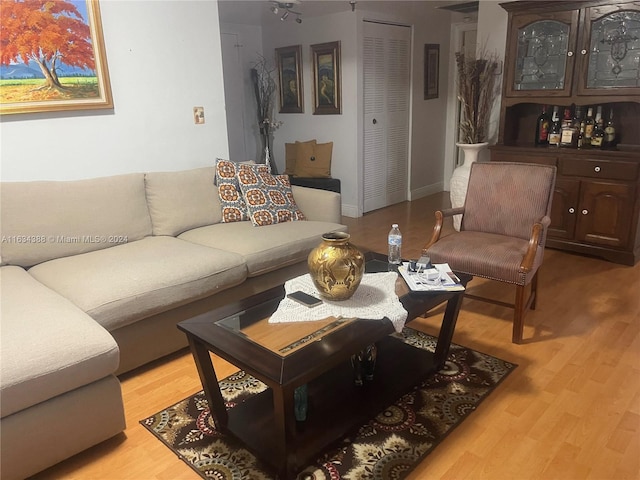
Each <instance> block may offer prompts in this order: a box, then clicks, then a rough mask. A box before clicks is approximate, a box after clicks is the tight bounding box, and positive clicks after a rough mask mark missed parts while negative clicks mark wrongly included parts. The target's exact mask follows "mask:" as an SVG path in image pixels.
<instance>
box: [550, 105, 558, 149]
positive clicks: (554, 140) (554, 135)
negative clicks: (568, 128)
mask: <svg viewBox="0 0 640 480" xmlns="http://www.w3.org/2000/svg"><path fill="white" fill-rule="evenodd" d="M559 145H560V118H559V117H558V107H557V106H556V107H553V115H552V116H551V128H550V129H549V146H551V147H557V146H559Z"/></svg>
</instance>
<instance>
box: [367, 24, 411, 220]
mask: <svg viewBox="0 0 640 480" xmlns="http://www.w3.org/2000/svg"><path fill="white" fill-rule="evenodd" d="M410 40H411V30H410V29H409V28H408V27H401V26H396V25H385V24H380V23H371V22H365V25H364V49H363V51H364V73H363V74H364V79H363V83H364V211H365V212H369V211H371V210H375V209H377V208H382V207H385V206H387V205H392V204H394V203H398V202H402V201H404V200H406V199H407V185H408V162H409V65H410V50H411V49H410Z"/></svg>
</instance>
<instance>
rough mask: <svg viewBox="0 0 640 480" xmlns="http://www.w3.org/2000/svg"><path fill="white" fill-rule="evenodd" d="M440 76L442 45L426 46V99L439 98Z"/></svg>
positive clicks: (432, 44)
mask: <svg viewBox="0 0 640 480" xmlns="http://www.w3.org/2000/svg"><path fill="white" fill-rule="evenodd" d="M439 75H440V45H439V44H437V43H425V45H424V99H425V100H429V99H431V98H438V76H439Z"/></svg>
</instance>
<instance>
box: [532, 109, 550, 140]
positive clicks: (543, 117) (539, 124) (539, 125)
mask: <svg viewBox="0 0 640 480" xmlns="http://www.w3.org/2000/svg"><path fill="white" fill-rule="evenodd" d="M550 126H551V119H550V118H549V114H548V113H547V106H546V105H543V106H542V113H541V114H540V115H539V116H538V120H537V121H536V138H535V144H536V145H549V127H550Z"/></svg>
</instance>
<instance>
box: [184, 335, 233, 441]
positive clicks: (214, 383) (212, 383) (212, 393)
mask: <svg viewBox="0 0 640 480" xmlns="http://www.w3.org/2000/svg"><path fill="white" fill-rule="evenodd" d="M187 337H188V338H189V347H190V348H191V354H192V355H193V360H194V361H195V364H196V368H197V369H198V375H199V376H200V382H202V389H203V390H204V394H205V396H206V397H207V402H208V403H209V410H210V411H211V417H212V418H213V421H214V422H215V425H216V429H217V430H218V431H221V432H224V431H226V430H227V423H228V421H229V416H228V414H227V408H226V407H225V405H224V399H223V398H222V393H221V392H220V386H219V385H218V377H216V372H215V370H214V369H213V363H212V362H211V357H210V356H209V350H208V349H207V347H205V346H204V345H203V344H202V343H200V342H199V341H198V340H197V339H195V338H193V337H191V335H187Z"/></svg>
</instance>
